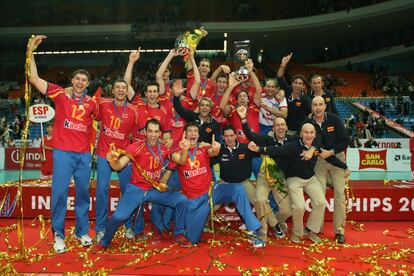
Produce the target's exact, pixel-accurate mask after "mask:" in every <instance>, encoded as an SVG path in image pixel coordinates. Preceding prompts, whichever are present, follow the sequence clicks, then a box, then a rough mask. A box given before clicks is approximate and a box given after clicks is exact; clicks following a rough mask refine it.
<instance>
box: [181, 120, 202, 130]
mask: <svg viewBox="0 0 414 276" xmlns="http://www.w3.org/2000/svg"><path fill="white" fill-rule="evenodd" d="M189 127H196V128H197V129H198V132H200V126H199V125H198V124H197V123H196V122H194V121H191V122H188V123H187V124H186V125H185V127H184V131H185V132H187V129H188V128H189Z"/></svg>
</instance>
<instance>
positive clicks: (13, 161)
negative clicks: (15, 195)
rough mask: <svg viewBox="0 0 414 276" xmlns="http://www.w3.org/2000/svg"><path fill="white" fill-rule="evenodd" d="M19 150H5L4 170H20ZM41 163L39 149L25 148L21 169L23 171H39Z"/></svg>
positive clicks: (20, 150)
mask: <svg viewBox="0 0 414 276" xmlns="http://www.w3.org/2000/svg"><path fill="white" fill-rule="evenodd" d="M21 152H22V149H20V148H6V150H5V168H6V170H19V169H20V154H21ZM41 166H42V163H41V150H40V148H27V149H26V153H25V160H24V166H23V169H25V170H39V169H40V168H41Z"/></svg>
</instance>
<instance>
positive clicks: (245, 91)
mask: <svg viewBox="0 0 414 276" xmlns="http://www.w3.org/2000/svg"><path fill="white" fill-rule="evenodd" d="M242 92H244V93H246V95H247V97H249V92H247V90H243V89H242V90H240V91H239V92H237V94H236V99H238V98H239V95H240V93H242Z"/></svg>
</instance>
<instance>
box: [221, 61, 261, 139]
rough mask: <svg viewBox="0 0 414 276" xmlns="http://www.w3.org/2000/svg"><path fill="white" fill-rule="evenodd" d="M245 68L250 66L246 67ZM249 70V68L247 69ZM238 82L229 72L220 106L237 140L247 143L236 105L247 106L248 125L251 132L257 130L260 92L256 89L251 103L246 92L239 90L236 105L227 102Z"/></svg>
mask: <svg viewBox="0 0 414 276" xmlns="http://www.w3.org/2000/svg"><path fill="white" fill-rule="evenodd" d="M246 68H252V67H247V66H246ZM248 70H250V69H248ZM239 84H240V81H238V80H236V78H235V74H234V73H233V74H231V75H230V77H229V87H228V88H227V90H226V92H225V93H224V96H223V98H222V99H221V102H220V108H221V110H222V111H223V114H224V115H225V116H227V117H228V121H229V124H231V125H232V126H233V127H234V128H235V129H236V134H237V140H238V141H239V142H240V143H244V144H248V143H249V140H248V139H247V138H246V135H245V134H244V132H243V126H242V122H241V119H240V116H239V115H238V114H237V110H236V108H237V107H240V106H243V107H245V108H247V121H248V123H249V126H250V127H251V128H252V131H253V132H259V110H260V109H259V107H260V104H261V98H262V97H261V94H260V90H256V93H255V94H254V98H253V101H254V102H253V104H250V102H249V95H248V92H247V91H245V90H240V91H239V92H238V94H237V95H236V99H237V104H236V106H234V105H232V104H229V102H228V100H229V98H230V95H231V93H232V91H233V89H234V88H235V87H236V86H238V85H239Z"/></svg>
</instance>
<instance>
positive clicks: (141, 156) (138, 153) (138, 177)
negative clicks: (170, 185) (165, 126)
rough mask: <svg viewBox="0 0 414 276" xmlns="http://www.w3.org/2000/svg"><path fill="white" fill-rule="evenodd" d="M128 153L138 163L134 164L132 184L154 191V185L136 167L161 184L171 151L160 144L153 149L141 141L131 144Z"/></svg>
mask: <svg viewBox="0 0 414 276" xmlns="http://www.w3.org/2000/svg"><path fill="white" fill-rule="evenodd" d="M126 152H127V154H128V155H129V156H130V158H131V159H132V160H133V161H134V162H135V163H136V164H135V163H134V164H132V176H131V184H134V185H136V186H138V187H139V188H141V189H143V190H150V189H152V185H151V184H150V183H149V182H148V180H147V179H145V178H144V177H143V176H142V174H141V173H140V171H139V170H138V168H137V166H136V165H137V164H138V166H140V167H141V169H142V170H143V171H144V173H145V174H146V176H147V178H151V179H153V180H154V181H156V182H159V181H160V178H161V174H162V172H163V170H164V163H165V161H166V160H167V159H169V158H170V155H171V150H170V149H168V148H166V147H164V146H163V145H161V144H160V143H158V144H157V145H156V146H152V147H151V146H149V145H147V142H146V141H139V142H135V143H132V144H130V145H129V146H128V147H127V149H126Z"/></svg>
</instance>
